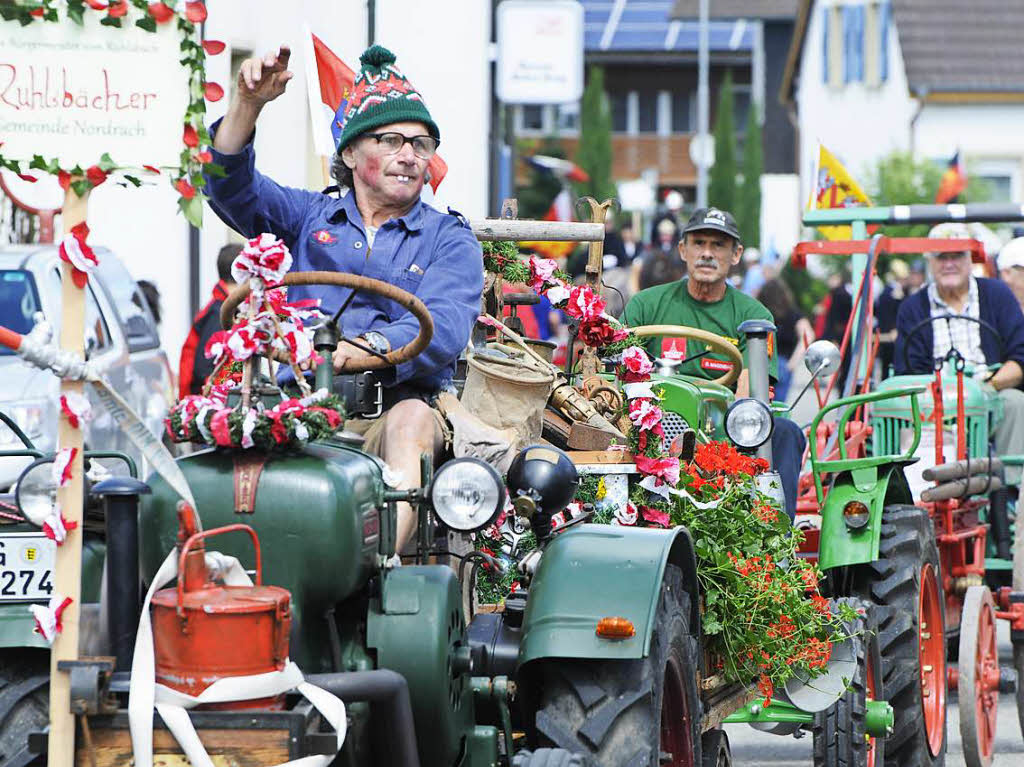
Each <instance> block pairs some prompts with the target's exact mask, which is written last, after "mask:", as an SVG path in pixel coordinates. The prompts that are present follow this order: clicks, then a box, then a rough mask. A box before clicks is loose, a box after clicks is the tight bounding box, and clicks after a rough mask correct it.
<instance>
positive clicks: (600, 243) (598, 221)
mask: <svg viewBox="0 0 1024 767" xmlns="http://www.w3.org/2000/svg"><path fill="white" fill-rule="evenodd" d="M580 202H585V203H586V204H587V205H589V206H590V213H591V217H592V218H591V220H592V223H593V224H595V225H599V226H600V227H601V238H600V239H593V240H591V241H590V254H589V257H588V258H587V271H586V281H587V285H589V286H590V288H591V290H593V291H594V292H595V293H596V294H598V295H601V271H602V269H603V267H604V222H605V219H606V218H607V216H608V209H609V208H611V207H612V206H613V205H617V202H616V201H615V200H605V201H604V202H598V201H597V200H595V199H594V198H593V197H583V198H581V199H580ZM600 367H601V364H600V361H599V360H598V359H597V352H595V351H594V349H593V348H592V347H590V346H586V347H584V349H583V356H582V358H581V359H580V373H581V374H582V375H583V377H584V378H586V377H587V376H592V375H596V374H597V372H598V371H599V369H600Z"/></svg>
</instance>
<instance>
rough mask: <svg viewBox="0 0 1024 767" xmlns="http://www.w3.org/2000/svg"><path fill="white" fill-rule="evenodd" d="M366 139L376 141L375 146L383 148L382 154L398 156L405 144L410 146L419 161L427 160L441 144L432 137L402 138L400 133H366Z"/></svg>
mask: <svg viewBox="0 0 1024 767" xmlns="http://www.w3.org/2000/svg"><path fill="white" fill-rule="evenodd" d="M365 135H366V137H367V138H375V139H377V144H378V145H379V146H381V147H383V148H384V154H398V153H399V152H401V151H402V147H403V146H405V145H406V144H412V152H413V154H414V155H416V156H417V157H419V158H420V159H421V160H429V159H430V158H431V157H433V156H434V152H436V151H437V145H438V144H440V143H441V141H440V140H439V139H436V138H434V137H433V136H403V135H402V134H401V133H367V134H365Z"/></svg>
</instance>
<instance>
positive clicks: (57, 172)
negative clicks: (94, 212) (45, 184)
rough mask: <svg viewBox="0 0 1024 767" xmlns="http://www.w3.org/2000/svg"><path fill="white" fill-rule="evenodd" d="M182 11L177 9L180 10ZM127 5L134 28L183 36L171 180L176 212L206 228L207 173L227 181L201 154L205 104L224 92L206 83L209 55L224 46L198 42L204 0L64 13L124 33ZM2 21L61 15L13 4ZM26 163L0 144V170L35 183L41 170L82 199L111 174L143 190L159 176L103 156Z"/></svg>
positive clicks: (131, 2) (97, 6) (84, 2)
mask: <svg viewBox="0 0 1024 767" xmlns="http://www.w3.org/2000/svg"><path fill="white" fill-rule="evenodd" d="M179 5H180V6H183V8H181V9H179V8H178V6H179ZM129 6H131V7H132V8H135V9H136V11H137V12H138V13H137V14H136V15H137V16H138V18H136V19H135V22H134V24H135V26H137V27H139V28H140V29H144V30H146V31H147V32H156V29H157V25H158V24H169V23H171V22H172V21H173V22H175V23H176V25H177V28H178V31H179V32H180V34H181V54H182V55H181V64H182V66H184V67H186V68H187V69H188V70H189V104H188V107H187V108H186V110H185V115H184V118H183V125H184V127H183V130H182V145H183V149H182V151H181V162H180V165H179V167H178V168H175V169H174V170H175V171H176V172H175V173H174V174H173V177H172V178H171V179H170V183H171V185H172V186H173V187H174V189H175V190H176V191H177V192H178V195H179V196H178V208H179V209H180V210H181V212H182V214H183V215H184V216H185V218H186V219H188V221H189V222H190V223H191V224H193V225H195V226H200V225H201V224H202V215H203V200H205V199H206V196H205V195H204V194H203V193H202V191H201V190H202V187H203V186H205V184H206V182H205V180H204V178H203V174H204V173H206V174H209V175H213V176H223V175H224V174H225V172H224V169H223V168H222V167H221V166H220V165H218V164H216V163H214V162H213V161H212V160H213V157H212V155H211V154H210V153H209V152H201V151H198V150H199V146H200V144H209V143H210V134H209V133H208V132H207V130H206V127H205V125H204V115H205V114H206V101H218V100H219V99H221V98H222V97H223V96H224V89H223V88H222V87H221V86H220V85H218V84H217V83H212V82H207V81H206V74H205V65H206V56H207V55H211V56H213V55H216V54H218V53H220V52H222V51H223V50H224V47H225V46H224V44H223V43H222V42H220V41H218V40H204V41H201V42H199V41H197V39H196V37H197V29H196V25H197V24H201V23H202V22H203V21H204V20H205V19H206V15H207V11H206V3H205V2H203V1H202V0H188V1H187V2H184V3H178V2H176V0H169V1H168V2H165V3H148V2H146V0H110V1H109V2H100V1H99V0H66V9H67V10H66V13H67V18H69V19H70V20H71V21H73V22H74V23H76V24H78V25H79V26H81V25H82V23H83V19H84V17H85V14H86V13H101V14H103V18H102V19H100V24H102V25H103V26H108V27H118V28H121V27H123V25H124V22H125V21H126V20H129V21H130V19H129ZM0 19H2V20H4V21H16V22H18V23H19V24H21V25H22V26H26V25H28V24H32V23H34V22H39V21H43V22H51V23H53V22H59V21H60V15H59V13H58V10H57V4H56V2H55V0H15V1H14V2H12V3H5V4H2V5H0ZM22 165H23V161H21V160H15V159H11V158H7V157H4V156H3V153H2V145H0V168H7V169H8V170H10V171H12V172H13V173H16V174H17V175H18V176H19V177H20V178H22V179H23V180H25V181H29V182H34V181H36V180H37V179H36V177H35V176H33V175H32V174H31V173H28V172H27V171H29V170H39V171H43V172H45V173H50V174H52V175H54V176H56V177H57V180H58V182H59V183H60V185H61V187H62V188H63V189H64V190H67V189H68V187H70V188H71V189H73V190H74V192H75V194H77V195H78V196H79V197H82V196H83V195H85V193H86V192H88V191H89V190H90V189H92V188H94V187H97V186H99V185H100V184H102V183H103V182H104V181H106V180H107V177H108V176H109V175H110V174H112V173H117V174H118V177H119V178H121V179H123V182H124V183H125V184H132V185H133V186H136V187H138V186H141V185H142V180H141V179H140V178H139V177H138V176H137V175H135V173H136V172H138V173H145V174H152V175H157V174H160V173H161V170H160V169H159V168H156V167H154V166H152V165H144V166H142V167H141V168H135V167H130V166H122V165H119V164H118V163H117V162H116V161H115V160H114V159H113V158H112V157H111V155H110V154H109V153H106V152H105V153H104V154H103V155H101V156H100V158H99V159H98V160H97V162H96V163H95V164H94V165H91V166H89V167H88V168H82V167H81V166H75V167H74V168H61V167H60V162H59V160H58V159H56V158H52V159H49V160H47V159H46V158H45V157H43V156H42V155H34V156H33V157H32V159H31V161H29V162H28V165H27V167H24V168H23V167H22Z"/></svg>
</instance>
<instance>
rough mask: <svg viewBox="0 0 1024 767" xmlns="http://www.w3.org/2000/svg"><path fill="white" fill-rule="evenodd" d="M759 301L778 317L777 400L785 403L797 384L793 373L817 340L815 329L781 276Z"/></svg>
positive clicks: (765, 288)
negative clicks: (794, 384) (794, 381)
mask: <svg viewBox="0 0 1024 767" xmlns="http://www.w3.org/2000/svg"><path fill="white" fill-rule="evenodd" d="M757 300H758V301H760V302H761V303H762V304H764V305H765V308H767V309H768V311H770V312H771V313H772V317H774V318H775V346H776V349H777V351H778V359H779V378H778V382H777V383H776V384H775V399H776V400H777V401H778V402H785V400H786V397H787V396H788V394H789V387H790V384H792V382H793V371H794V370H796V366H797V365H798V364H799V363H800V360H801V358H802V357H803V352H804V349H806V348H807V344H809V343H811V342H812V341H813V340H814V328H812V327H811V323H810V321H809V320H808V319H807V317H805V316H804V315H803V313H802V312H801V311H800V310H799V309H797V307H796V301H794V300H793V293H792V292H791V291H790V289H789V286H787V285H786V283H785V282H783V281H782V280H780V279H779V278H777V277H774V278H772V279H770V280H768V281H767V282H766V283H765V284H764V285H763V286H762V287H761V291H760V292H759V293H758V294H757Z"/></svg>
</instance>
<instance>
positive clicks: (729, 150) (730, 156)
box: [708, 72, 736, 211]
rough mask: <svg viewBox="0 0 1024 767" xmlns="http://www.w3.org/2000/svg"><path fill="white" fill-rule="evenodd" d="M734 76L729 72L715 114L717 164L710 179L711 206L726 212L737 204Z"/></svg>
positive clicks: (712, 167)
mask: <svg viewBox="0 0 1024 767" xmlns="http://www.w3.org/2000/svg"><path fill="white" fill-rule="evenodd" d="M735 122H736V121H735V116H734V113H733V94H732V73H731V72H726V74H725V79H724V80H723V81H722V90H721V91H720V92H719V94H718V110H717V111H716V113H715V128H714V136H715V164H714V165H712V166H711V174H710V178H709V179H708V204H709V205H713V206H715V207H716V208H722V209H723V210H729V211H731V210H733V208H734V207H735V205H736V126H735Z"/></svg>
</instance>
